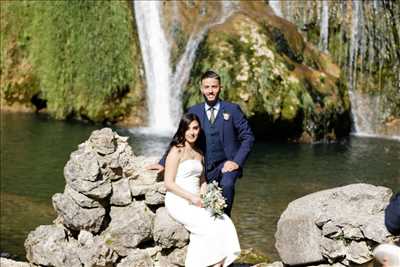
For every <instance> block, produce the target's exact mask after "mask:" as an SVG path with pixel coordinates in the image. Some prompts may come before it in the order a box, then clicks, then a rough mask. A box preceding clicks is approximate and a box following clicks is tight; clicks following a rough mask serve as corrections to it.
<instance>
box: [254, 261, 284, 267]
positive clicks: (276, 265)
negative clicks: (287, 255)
mask: <svg viewBox="0 0 400 267" xmlns="http://www.w3.org/2000/svg"><path fill="white" fill-rule="evenodd" d="M252 267H283V263H282V262H281V261H274V262H273V263H266V262H262V263H258V264H256V265H253V266H252Z"/></svg>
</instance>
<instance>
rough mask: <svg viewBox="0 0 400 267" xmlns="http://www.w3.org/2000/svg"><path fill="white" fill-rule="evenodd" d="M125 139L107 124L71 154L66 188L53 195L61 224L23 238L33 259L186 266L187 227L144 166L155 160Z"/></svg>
mask: <svg viewBox="0 0 400 267" xmlns="http://www.w3.org/2000/svg"><path fill="white" fill-rule="evenodd" d="M127 139H128V138H127V137H121V136H119V135H118V134H117V133H115V132H113V131H112V130H111V129H109V128H103V129H101V130H97V131H94V132H93V133H92V134H91V136H90V138H89V139H88V140H87V141H85V142H84V143H82V144H80V145H79V147H78V150H77V151H74V152H72V153H71V157H70V159H69V161H68V162H67V164H66V166H65V168H64V175H65V181H66V185H65V189H64V192H63V193H57V194H55V195H54V196H53V198H52V200H53V206H54V209H55V210H56V212H57V214H58V217H57V219H56V220H55V222H54V223H55V224H53V225H44V226H39V227H38V228H36V229H35V230H34V231H32V232H31V233H30V234H29V236H28V238H27V239H26V241H25V249H26V252H27V259H28V261H29V262H30V263H31V264H35V265H40V266H65V267H66V266H70V267H73V266H85V267H86V266H88V267H89V266H93V267H94V266H106V267H111V266H122V267H123V266H139V265H140V266H154V265H155V264H159V266H163V265H160V264H161V263H160V262H163V263H165V266H183V265H184V263H183V262H184V259H185V255H186V250H184V248H185V246H186V245H187V244H188V242H189V240H188V237H189V233H188V232H187V231H186V229H185V228H184V227H183V226H182V225H180V224H178V223H177V222H175V221H174V220H173V219H172V218H171V217H169V215H168V213H167V212H166V210H165V208H164V207H163V205H164V196H165V193H166V190H165V188H164V184H163V182H161V181H160V178H159V177H158V175H157V174H156V173H155V172H152V171H148V170H146V169H145V166H146V165H148V164H150V163H154V162H155V161H156V159H154V158H145V157H137V156H135V155H134V153H133V151H132V148H131V147H130V146H129V144H128V142H127ZM139 263H140V264H139ZM138 264H139V265H138Z"/></svg>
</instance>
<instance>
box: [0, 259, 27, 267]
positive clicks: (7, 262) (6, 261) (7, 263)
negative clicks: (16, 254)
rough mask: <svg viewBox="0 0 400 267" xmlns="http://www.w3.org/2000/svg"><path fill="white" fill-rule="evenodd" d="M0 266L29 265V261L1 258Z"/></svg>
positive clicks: (17, 266)
mask: <svg viewBox="0 0 400 267" xmlns="http://www.w3.org/2000/svg"><path fill="white" fill-rule="evenodd" d="M0 266H1V267H29V266H30V265H29V263H28V262H23V261H14V260H10V259H6V258H0Z"/></svg>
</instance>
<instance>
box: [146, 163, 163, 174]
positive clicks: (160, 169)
mask: <svg viewBox="0 0 400 267" xmlns="http://www.w3.org/2000/svg"><path fill="white" fill-rule="evenodd" d="M146 170H151V171H157V173H161V172H163V171H164V166H163V165H161V164H158V163H155V164H150V165H147V166H146Z"/></svg>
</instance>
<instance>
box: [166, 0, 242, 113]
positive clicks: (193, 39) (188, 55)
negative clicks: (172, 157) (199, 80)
mask: <svg viewBox="0 0 400 267" xmlns="http://www.w3.org/2000/svg"><path fill="white" fill-rule="evenodd" d="M221 4H222V12H221V13H222V14H223V15H222V16H220V17H219V19H218V20H217V21H214V22H210V23H209V24H207V25H205V26H204V27H203V28H202V29H201V30H200V31H199V32H198V33H194V34H192V35H191V36H190V38H189V41H188V42H187V44H186V47H185V51H184V53H183V54H182V56H181V57H180V59H179V61H178V64H177V65H176V70H175V73H174V74H173V77H172V81H173V84H174V87H175V88H174V94H173V95H172V97H173V98H175V99H177V101H179V103H178V104H177V105H176V106H175V110H173V117H175V118H180V117H181V115H182V114H181V113H182V108H181V107H182V103H181V101H180V100H181V93H182V90H183V87H184V86H185V84H186V83H187V82H188V80H189V75H190V71H191V69H192V66H193V62H194V60H195V56H196V50H197V48H198V46H199V44H200V42H201V41H202V40H203V38H204V36H205V34H206V33H207V31H208V30H209V28H210V27H212V26H215V25H217V24H221V23H224V22H225V21H226V19H227V18H229V17H230V16H231V15H232V14H233V12H234V11H235V9H236V7H237V3H236V2H231V1H223V2H221Z"/></svg>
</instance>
